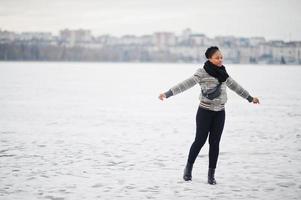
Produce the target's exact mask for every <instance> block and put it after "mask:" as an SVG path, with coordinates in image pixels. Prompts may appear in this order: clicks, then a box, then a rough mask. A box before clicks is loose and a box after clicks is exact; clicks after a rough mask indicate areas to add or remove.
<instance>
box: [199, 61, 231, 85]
mask: <svg viewBox="0 0 301 200" xmlns="http://www.w3.org/2000/svg"><path fill="white" fill-rule="evenodd" d="M204 69H205V71H206V72H207V73H208V74H209V75H211V76H213V77H215V78H217V79H218V81H219V82H225V81H226V80H227V78H228V77H229V75H228V73H227V71H226V68H225V66H224V65H222V66H221V67H219V66H217V65H215V64H213V63H212V62H210V61H209V60H207V61H206V62H205V63H204Z"/></svg>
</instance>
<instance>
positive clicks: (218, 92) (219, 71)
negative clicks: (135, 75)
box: [159, 46, 259, 184]
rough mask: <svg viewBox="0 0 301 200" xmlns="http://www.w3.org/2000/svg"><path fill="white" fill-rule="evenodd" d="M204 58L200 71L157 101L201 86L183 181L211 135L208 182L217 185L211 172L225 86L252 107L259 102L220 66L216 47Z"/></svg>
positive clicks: (221, 117) (223, 110) (216, 152)
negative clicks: (194, 133)
mask: <svg viewBox="0 0 301 200" xmlns="http://www.w3.org/2000/svg"><path fill="white" fill-rule="evenodd" d="M205 56H206V58H207V59H208V60H207V61H206V62H205V63H204V66H203V68H199V69H197V70H196V72H195V73H194V74H193V75H192V76H191V77H189V78H187V79H186V80H184V81H183V82H180V83H178V84H176V85H175V86H173V87H172V88H170V89H169V90H168V91H167V92H165V93H161V94H160V95H159V99H160V100H163V99H164V98H168V97H170V96H173V95H176V94H179V93H181V92H184V91H185V90H187V89H189V88H191V87H192V86H194V85H196V84H197V83H199V84H200V86H201V89H202V92H201V94H200V97H199V99H200V104H199V107H198V111H197V115H196V136H195V140H194V142H193V143H192V145H191V147H190V151H189V155H188V159H187V164H186V166H185V169H184V175H183V179H184V180H185V181H189V180H191V178H192V176H191V172H192V167H193V164H194V162H195V159H196V157H197V156H198V154H199V152H200V150H201V148H202V147H203V145H204V144H205V142H206V140H207V137H208V134H209V133H210V134H209V167H208V183H209V184H216V180H215V177H214V173H215V168H216V163H217V159H218V154H219V142H220V138H221V135H222V132H223V128H224V122H225V103H226V101H227V92H226V88H227V87H226V86H228V87H229V88H230V89H231V90H233V91H235V92H236V93H237V94H238V95H239V96H241V97H242V98H244V99H247V100H248V101H249V102H253V103H254V104H257V103H259V99H258V98H257V97H252V96H251V95H250V94H249V92H248V91H246V90H245V89H244V88H242V87H241V86H240V85H239V84H238V83H237V82H236V81H235V80H234V79H233V78H232V77H231V76H229V75H228V73H227V71H226V69H225V67H224V66H223V63H222V62H223V55H222V53H221V51H220V50H219V49H218V47H216V46H213V47H209V48H208V49H207V50H206V52H205Z"/></svg>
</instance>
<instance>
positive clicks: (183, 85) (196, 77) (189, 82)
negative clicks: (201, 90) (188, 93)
mask: <svg viewBox="0 0 301 200" xmlns="http://www.w3.org/2000/svg"><path fill="white" fill-rule="evenodd" d="M201 79H202V74H201V72H200V70H199V69H198V70H197V71H196V72H195V73H194V74H193V75H192V76H191V77H189V78H187V79H185V80H184V81H182V82H179V83H177V84H176V85H174V86H173V87H171V88H170V89H169V90H168V91H166V92H164V93H161V94H160V96H159V98H160V99H161V100H163V98H164V97H165V98H168V97H170V96H174V95H176V94H179V93H182V92H184V91H185V90H188V89H189V88H191V87H193V86H194V85H196V84H197V83H199V82H200V81H201Z"/></svg>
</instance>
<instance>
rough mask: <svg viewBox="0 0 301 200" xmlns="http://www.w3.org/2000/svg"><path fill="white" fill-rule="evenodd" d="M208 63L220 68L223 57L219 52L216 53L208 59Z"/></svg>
mask: <svg viewBox="0 0 301 200" xmlns="http://www.w3.org/2000/svg"><path fill="white" fill-rule="evenodd" d="M209 61H210V62H212V63H213V64H215V65H217V66H219V67H221V66H222V65H223V55H222V53H221V52H220V51H216V52H215V53H214V54H213V55H212V56H211V58H209Z"/></svg>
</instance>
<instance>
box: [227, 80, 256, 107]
mask: <svg viewBox="0 0 301 200" xmlns="http://www.w3.org/2000/svg"><path fill="white" fill-rule="evenodd" d="M226 85H227V86H228V87H229V88H230V89H231V90H233V91H234V92H236V94H238V95H239V96H241V97H242V98H244V99H247V100H248V101H249V102H254V98H253V97H252V96H251V95H250V94H249V92H248V91H247V90H245V89H244V88H243V87H242V86H240V85H239V84H238V83H237V82H236V81H235V80H234V79H233V78H232V77H231V76H229V77H228V78H227V80H226ZM255 98H256V97H255ZM256 99H257V98H256ZM254 103H255V102H254ZM258 103H259V101H258Z"/></svg>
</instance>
